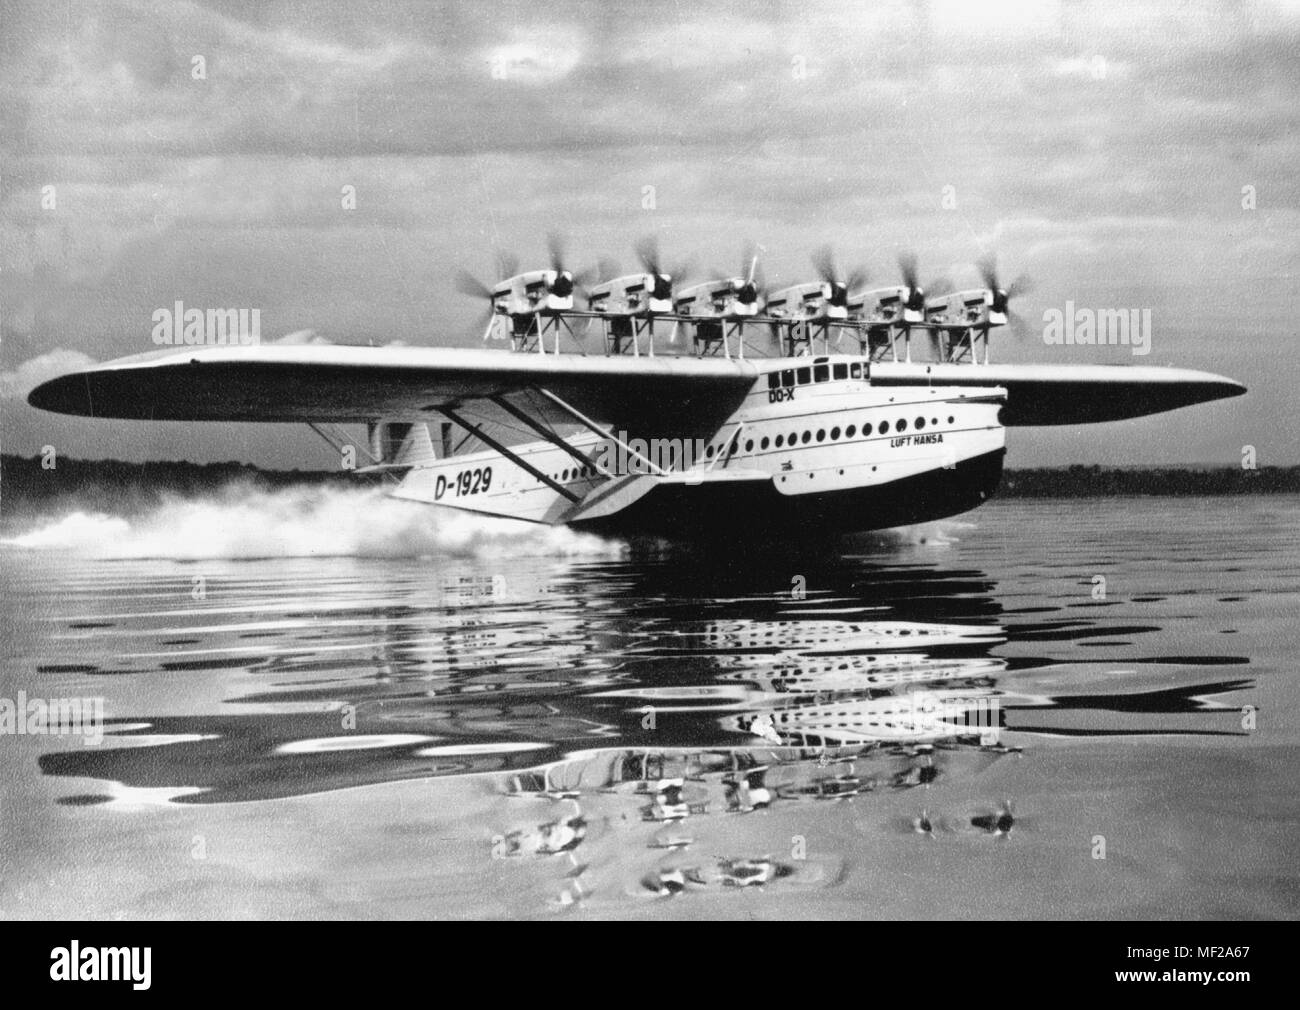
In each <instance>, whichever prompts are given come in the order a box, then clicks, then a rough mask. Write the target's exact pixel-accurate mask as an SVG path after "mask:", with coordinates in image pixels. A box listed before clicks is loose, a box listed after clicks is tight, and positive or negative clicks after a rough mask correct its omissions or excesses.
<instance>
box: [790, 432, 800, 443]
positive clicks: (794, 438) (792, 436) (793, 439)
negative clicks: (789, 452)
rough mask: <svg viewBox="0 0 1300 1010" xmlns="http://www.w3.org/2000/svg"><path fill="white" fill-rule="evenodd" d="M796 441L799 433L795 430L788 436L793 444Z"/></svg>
mask: <svg viewBox="0 0 1300 1010" xmlns="http://www.w3.org/2000/svg"><path fill="white" fill-rule="evenodd" d="M797 441H799V433H798V432H797V431H792V432H790V438H789V442H790V444H791V445H794V444H795V443H796V442H797Z"/></svg>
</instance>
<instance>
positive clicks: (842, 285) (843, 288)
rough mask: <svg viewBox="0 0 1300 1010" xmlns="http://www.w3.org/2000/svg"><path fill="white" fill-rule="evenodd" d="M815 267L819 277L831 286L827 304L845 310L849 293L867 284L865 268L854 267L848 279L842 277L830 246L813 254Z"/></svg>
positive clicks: (823, 247)
mask: <svg viewBox="0 0 1300 1010" xmlns="http://www.w3.org/2000/svg"><path fill="white" fill-rule="evenodd" d="M812 262H813V266H814V267H816V269H817V273H818V275H819V276H820V277H821V279H822V280H823V281H824V282H825V283H826V284H827V285H829V286H830V289H831V290H830V294H829V296H828V297H827V299H826V300H827V302H829V303H830V304H831V305H834V306H837V307H840V308H843V307H844V306H846V305H847V304H848V300H849V292H850V291H853V290H856V289H858V288H861V287H862V286H863V285H864V284H866V283H867V271H866V270H865V269H864V268H863V267H854V268H853V270H851V271H850V272H849V275H848V276H847V277H843V276H841V274H840V272H839V270H838V268H837V267H836V266H835V253H834V252H833V251H832V249H831V247H830V246H828V245H825V246H822V247H821V248H820V249H817V250H816V251H815V252H814V253H813V254H812Z"/></svg>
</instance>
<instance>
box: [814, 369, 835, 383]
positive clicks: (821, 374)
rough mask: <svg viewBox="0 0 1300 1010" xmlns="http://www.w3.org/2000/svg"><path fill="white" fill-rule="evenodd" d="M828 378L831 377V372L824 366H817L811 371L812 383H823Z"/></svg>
mask: <svg viewBox="0 0 1300 1010" xmlns="http://www.w3.org/2000/svg"><path fill="white" fill-rule="evenodd" d="M830 377H831V370H830V369H829V368H827V367H826V366H825V365H818V366H817V367H816V368H814V369H813V381H814V382H825V381H826V380H827V379H829V378H830Z"/></svg>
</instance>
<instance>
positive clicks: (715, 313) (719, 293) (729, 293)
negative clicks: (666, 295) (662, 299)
mask: <svg viewBox="0 0 1300 1010" xmlns="http://www.w3.org/2000/svg"><path fill="white" fill-rule="evenodd" d="M762 310H763V296H762V294H761V293H760V292H759V291H758V289H757V287H756V286H755V284H754V282H753V281H750V280H746V279H745V278H744V277H727V278H724V279H722V280H717V281H709V282H708V283H707V284H695V285H693V286H691V287H689V288H684V289H683V290H682V291H680V292H678V293H677V294H676V295H675V296H674V297H673V311H675V312H677V313H678V314H679V315H683V316H696V317H699V318H702V319H728V318H735V317H745V316H756V315H759V314H760V313H761V312H762Z"/></svg>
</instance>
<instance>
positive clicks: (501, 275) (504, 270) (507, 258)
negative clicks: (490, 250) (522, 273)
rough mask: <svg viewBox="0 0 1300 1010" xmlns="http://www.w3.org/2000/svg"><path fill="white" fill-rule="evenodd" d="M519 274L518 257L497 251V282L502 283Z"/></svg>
mask: <svg viewBox="0 0 1300 1010" xmlns="http://www.w3.org/2000/svg"><path fill="white" fill-rule="evenodd" d="M517 273H519V257H518V256H516V255H515V254H514V253H508V252H501V251H500V250H497V280H500V281H503V280H505V279H506V278H507V277H513V276H514V275H515V274H517Z"/></svg>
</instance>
